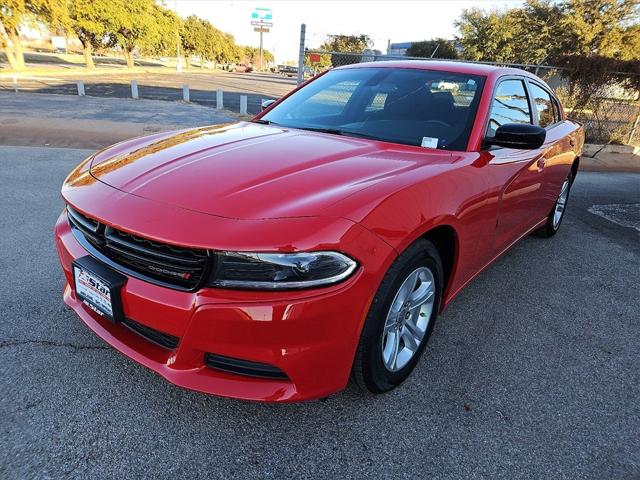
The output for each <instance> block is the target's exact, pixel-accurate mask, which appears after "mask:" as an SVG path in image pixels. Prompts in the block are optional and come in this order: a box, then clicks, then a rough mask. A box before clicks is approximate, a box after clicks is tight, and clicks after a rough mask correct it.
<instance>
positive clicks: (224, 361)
mask: <svg viewBox="0 0 640 480" xmlns="http://www.w3.org/2000/svg"><path fill="white" fill-rule="evenodd" d="M204 361H205V363H206V364H207V367H209V368H214V369H216V370H222V371H223V372H227V373H235V374H236V375H247V376H249V377H260V378H271V379H274V380H289V377H287V374H286V373H284V372H283V371H282V370H280V369H279V368H278V367H274V366H273V365H269V364H267V363H258V362H250V361H248V360H240V359H239V358H231V357H225V356H223V355H218V354H215V353H207V354H206V355H205V358H204Z"/></svg>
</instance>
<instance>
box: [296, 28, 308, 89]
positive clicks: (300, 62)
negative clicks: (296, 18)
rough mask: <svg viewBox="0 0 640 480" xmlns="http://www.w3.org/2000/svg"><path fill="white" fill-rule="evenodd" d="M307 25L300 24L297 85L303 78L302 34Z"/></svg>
mask: <svg viewBox="0 0 640 480" xmlns="http://www.w3.org/2000/svg"><path fill="white" fill-rule="evenodd" d="M306 30H307V26H306V25H305V24H304V23H303V24H302V25H300V49H299V50H298V85H300V84H301V83H302V81H303V80H304V34H305V31H306Z"/></svg>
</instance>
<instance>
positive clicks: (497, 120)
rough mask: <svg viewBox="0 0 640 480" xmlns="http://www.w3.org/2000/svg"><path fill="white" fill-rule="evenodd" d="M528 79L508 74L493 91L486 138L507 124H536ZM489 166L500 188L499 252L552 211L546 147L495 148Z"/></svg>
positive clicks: (497, 248) (497, 246) (497, 239)
mask: <svg viewBox="0 0 640 480" xmlns="http://www.w3.org/2000/svg"><path fill="white" fill-rule="evenodd" d="M535 120H536V117H535V113H534V112H533V109H532V105H531V101H530V98H529V93H528V91H527V88H526V84H525V80H524V78H522V77H519V76H513V77H505V78H502V79H501V80H500V82H499V83H498V84H497V86H496V89H495V90H494V93H493V99H492V105H491V111H490V114H489V122H488V126H487V132H486V137H492V136H493V135H494V134H495V131H496V130H497V129H498V127H500V125H504V124H506V123H531V124H533V123H535ZM489 153H490V154H491V155H492V158H491V160H490V161H489V164H488V167H489V169H490V172H491V175H490V177H491V178H492V180H493V181H494V182H496V187H497V189H499V191H500V194H499V200H498V202H499V203H498V217H497V224H496V233H495V237H494V250H495V251H497V252H499V251H501V250H503V249H504V248H506V247H508V246H509V245H510V244H511V243H513V242H514V241H516V240H517V239H518V238H520V237H521V236H522V235H523V234H524V233H525V232H526V231H527V230H528V229H530V228H531V227H533V226H534V225H535V224H536V223H538V222H539V221H540V220H541V219H542V218H544V217H545V216H546V214H547V212H548V209H547V207H546V205H545V204H544V202H541V199H542V198H543V197H544V191H543V190H544V173H543V170H544V162H543V161H542V157H543V149H542V148H540V149H537V150H517V149H513V148H503V147H492V148H491V149H490V151H489Z"/></svg>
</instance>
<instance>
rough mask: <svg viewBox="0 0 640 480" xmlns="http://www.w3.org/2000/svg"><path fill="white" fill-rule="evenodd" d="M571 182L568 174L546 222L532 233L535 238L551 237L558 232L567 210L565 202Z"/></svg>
mask: <svg viewBox="0 0 640 480" xmlns="http://www.w3.org/2000/svg"><path fill="white" fill-rule="evenodd" d="M572 180H573V176H572V174H571V172H569V174H568V175H567V178H565V179H564V182H562V187H561V188H560V194H559V195H558V198H557V200H556V203H555V204H554V205H553V208H552V209H551V212H550V213H549V216H548V217H547V222H546V223H545V224H544V225H543V226H542V227H540V228H539V229H538V230H536V231H535V232H534V233H535V235H536V236H538V237H544V238H548V237H553V236H554V235H555V234H556V233H557V232H558V229H559V228H560V224H561V223H562V219H563V218H564V212H565V209H566V208H567V200H569V192H570V191H571V182H572Z"/></svg>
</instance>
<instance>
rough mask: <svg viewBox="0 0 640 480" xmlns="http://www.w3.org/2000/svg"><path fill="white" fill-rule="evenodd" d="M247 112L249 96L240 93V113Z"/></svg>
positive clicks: (244, 113)
mask: <svg viewBox="0 0 640 480" xmlns="http://www.w3.org/2000/svg"><path fill="white" fill-rule="evenodd" d="M246 114H247V96H246V95H240V115H246Z"/></svg>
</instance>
